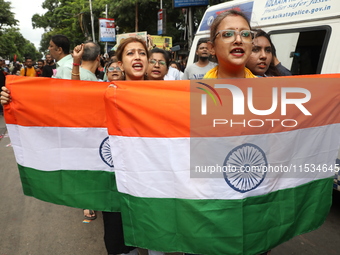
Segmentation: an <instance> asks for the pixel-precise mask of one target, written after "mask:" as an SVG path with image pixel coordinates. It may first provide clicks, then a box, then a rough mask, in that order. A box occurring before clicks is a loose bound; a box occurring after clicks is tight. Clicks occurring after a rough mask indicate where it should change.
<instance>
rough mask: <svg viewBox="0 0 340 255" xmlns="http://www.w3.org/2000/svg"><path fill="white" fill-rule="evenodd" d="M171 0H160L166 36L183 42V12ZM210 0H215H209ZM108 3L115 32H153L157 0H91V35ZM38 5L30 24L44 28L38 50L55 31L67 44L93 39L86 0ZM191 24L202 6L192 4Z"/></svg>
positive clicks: (57, 0)
mask: <svg viewBox="0 0 340 255" xmlns="http://www.w3.org/2000/svg"><path fill="white" fill-rule="evenodd" d="M172 2H173V1H172V0H163V9H166V15H167V20H166V21H167V22H166V32H167V33H166V36H171V37H172V38H173V42H175V43H179V44H183V45H185V44H186V38H184V29H185V27H186V25H187V24H186V21H185V15H184V13H183V11H182V8H176V9H175V8H173V7H172V4H173V3H172ZM210 2H212V3H217V2H220V1H219V0H215V1H213V0H210ZM106 5H108V17H109V18H114V19H115V21H116V24H117V25H118V26H119V32H120V33H125V32H134V31H136V30H138V31H147V32H148V33H149V34H152V35H156V34H157V13H158V11H159V9H160V0H115V1H112V0H92V12H93V16H94V30H95V37H96V38H98V36H99V35H98V32H99V31H98V30H99V29H98V27H99V21H98V19H99V18H103V17H104V11H105V6H106ZM42 7H43V8H44V9H46V13H45V14H43V15H39V14H34V15H33V17H32V24H33V27H34V28H36V27H38V28H44V29H45V31H46V33H45V34H44V35H43V39H42V41H41V42H40V46H41V48H40V49H41V51H46V50H47V48H48V43H49V38H50V37H51V36H52V35H55V34H64V35H66V36H67V37H68V38H69V39H70V41H71V48H72V47H74V46H75V45H77V44H79V43H82V42H84V41H86V40H89V39H93V38H92V33H89V31H91V15H90V6H89V0H73V1H69V0H45V1H44V3H43V5H42ZM193 10H195V11H194V25H195V28H196V29H197V26H198V24H199V22H200V20H201V18H202V16H203V14H204V11H205V10H206V7H195V8H193Z"/></svg>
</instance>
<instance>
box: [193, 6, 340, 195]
mask: <svg viewBox="0 0 340 255" xmlns="http://www.w3.org/2000/svg"><path fill="white" fill-rule="evenodd" d="M229 9H237V10H239V11H241V12H243V13H245V14H246V16H247V17H248V19H249V20H250V24H251V26H252V28H260V29H262V30H264V31H266V32H267V33H269V34H270V35H271V39H272V41H273V43H274V45H275V48H276V54H277V57H278V59H279V61H281V63H282V65H283V66H285V67H287V68H288V69H290V70H291V72H292V74H294V75H304V74H330V73H340V0H234V1H230V2H225V3H221V4H218V5H214V6H211V7H209V8H208V9H207V10H206V12H205V14H204V16H203V18H202V20H201V23H200V25H199V27H198V30H197V33H196V35H195V38H194V40H193V43H192V46H191V50H190V54H189V58H188V62H187V64H188V65H189V64H192V63H194V62H195V61H197V60H196V59H195V57H196V56H195V51H196V47H197V42H198V40H199V39H201V38H209V36H210V25H211V24H212V22H213V21H214V19H215V17H216V16H217V15H218V14H219V13H221V12H223V11H226V10H229ZM336 163H337V164H338V165H339V164H340V151H339V155H338V159H337V161H336ZM334 189H336V190H339V191H340V175H339V173H336V175H335V179H334Z"/></svg>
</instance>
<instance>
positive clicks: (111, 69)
mask: <svg viewBox="0 0 340 255" xmlns="http://www.w3.org/2000/svg"><path fill="white" fill-rule="evenodd" d="M114 70H117V71H118V72H119V71H122V70H121V69H120V68H119V67H118V66H117V67H109V68H108V69H107V71H108V72H114Z"/></svg>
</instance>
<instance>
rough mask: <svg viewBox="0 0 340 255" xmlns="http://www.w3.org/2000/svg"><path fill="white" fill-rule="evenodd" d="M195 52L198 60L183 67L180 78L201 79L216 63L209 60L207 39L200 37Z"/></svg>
mask: <svg viewBox="0 0 340 255" xmlns="http://www.w3.org/2000/svg"><path fill="white" fill-rule="evenodd" d="M196 54H197V56H198V61H197V62H195V63H193V64H191V65H189V66H187V67H186V68H185V70H184V75H183V76H182V80H197V79H202V78H203V77H204V75H205V74H206V73H207V72H208V71H209V70H210V69H212V68H214V67H215V66H216V63H214V62H211V61H209V57H210V52H209V50H208V39H205V38H202V39H200V40H199V41H198V43H197V48H196Z"/></svg>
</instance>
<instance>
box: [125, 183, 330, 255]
mask: <svg viewBox="0 0 340 255" xmlns="http://www.w3.org/2000/svg"><path fill="white" fill-rule="evenodd" d="M331 195H332V179H331V178H327V179H321V180H317V181H312V182H310V183H307V184H304V185H301V186H298V187H295V188H290V189H285V190H279V191H275V192H272V193H269V194H267V195H262V196H256V197H248V198H245V199H242V200H187V199H171V198H139V197H134V196H131V195H127V194H122V215H123V223H124V235H125V242H126V244H127V245H132V246H137V247H141V248H145V247H146V248H149V249H152V250H158V251H165V252H176V251H182V252H188V253H195V254H209V255H214V254H216V255H221V254H225V255H226V254H233V255H236V254H249V255H254V254H259V253H260V252H264V251H266V250H269V249H272V248H274V247H275V246H277V245H279V244H281V243H283V242H285V241H287V240H289V239H291V238H292V237H294V236H296V235H300V234H303V233H306V232H309V231H312V230H315V229H316V228H318V227H319V226H321V225H322V224H323V222H324V221H325V219H326V217H327V214H328V212H329V209H330V206H331V197H332V196H331Z"/></svg>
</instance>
